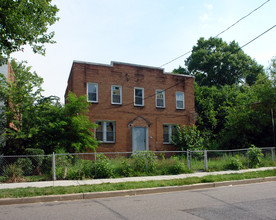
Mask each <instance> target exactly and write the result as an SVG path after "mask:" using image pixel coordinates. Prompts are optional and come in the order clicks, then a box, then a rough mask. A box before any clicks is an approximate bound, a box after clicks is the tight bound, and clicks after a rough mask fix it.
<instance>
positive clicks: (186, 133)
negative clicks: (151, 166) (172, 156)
mask: <svg viewBox="0 0 276 220" xmlns="http://www.w3.org/2000/svg"><path fill="white" fill-rule="evenodd" d="M203 141H204V140H203V138H202V137H201V135H200V131H199V130H198V129H197V127H196V126H195V125H192V126H189V127H186V126H185V125H183V126H182V128H181V127H180V126H177V127H176V132H175V133H174V135H172V143H173V144H174V145H176V146H177V147H178V148H179V149H180V150H182V151H186V150H195V151H196V150H202V149H203Z"/></svg>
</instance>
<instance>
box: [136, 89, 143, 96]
mask: <svg viewBox="0 0 276 220" xmlns="http://www.w3.org/2000/svg"><path fill="white" fill-rule="evenodd" d="M142 91H143V90H142V89H135V96H140V97H142V95H143V92H142Z"/></svg>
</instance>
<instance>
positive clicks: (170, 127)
mask: <svg viewBox="0 0 276 220" xmlns="http://www.w3.org/2000/svg"><path fill="white" fill-rule="evenodd" d="M164 126H168V131H169V142H164ZM173 126H177V125H176V124H163V144H172V137H171V136H172V128H173Z"/></svg>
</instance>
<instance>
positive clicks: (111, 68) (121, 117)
mask: <svg viewBox="0 0 276 220" xmlns="http://www.w3.org/2000/svg"><path fill="white" fill-rule="evenodd" d="M69 91H72V92H74V93H75V94H76V95H77V96H81V95H85V94H87V101H88V102H91V103H92V105H91V107H90V111H89V119H90V121H91V122H93V123H96V124H97V125H98V127H97V129H95V131H94V134H95V137H96V138H97V139H98V140H100V141H101V144H100V146H99V148H98V149H97V151H98V152H110V151H112V152H125V151H127V152H134V151H136V150H152V151H161V150H162V151H163V150H174V149H175V148H174V146H173V145H172V144H171V134H172V133H173V132H174V129H175V126H176V125H177V124H179V125H191V124H194V116H195V114H194V113H195V107H194V78H193V77H191V76H187V75H179V74H172V73H165V72H164V70H163V69H161V68H158V67H149V66H142V65H135V64H128V63H120V62H111V64H110V65H105V64H97V63H88V62H80V61H74V62H73V65H72V69H71V72H70V76H69V79H68V85H67V89H66V93H65V96H66V95H67V94H68V92H69Z"/></svg>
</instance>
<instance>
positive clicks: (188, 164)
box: [187, 149, 190, 169]
mask: <svg viewBox="0 0 276 220" xmlns="http://www.w3.org/2000/svg"><path fill="white" fill-rule="evenodd" d="M187 166H188V169H190V162H189V150H188V149H187Z"/></svg>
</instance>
